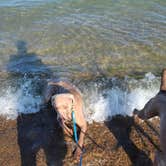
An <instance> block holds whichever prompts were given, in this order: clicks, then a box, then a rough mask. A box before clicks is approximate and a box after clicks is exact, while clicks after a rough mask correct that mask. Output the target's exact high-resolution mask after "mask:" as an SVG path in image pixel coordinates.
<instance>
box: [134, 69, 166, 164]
mask: <svg viewBox="0 0 166 166" xmlns="http://www.w3.org/2000/svg"><path fill="white" fill-rule="evenodd" d="M133 114H134V116H138V117H139V118H141V119H143V120H145V119H149V118H152V117H154V116H159V117H160V147H161V152H158V151H157V152H156V155H155V161H154V165H156V166H166V69H164V70H163V72H162V76H161V86H160V92H159V93H158V94H157V95H156V96H155V97H154V98H152V99H150V100H149V101H148V102H147V104H146V105H145V106H144V108H143V109H142V110H140V111H138V110H137V109H135V110H134V112H133Z"/></svg>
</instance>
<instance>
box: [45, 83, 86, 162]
mask: <svg viewBox="0 0 166 166" xmlns="http://www.w3.org/2000/svg"><path fill="white" fill-rule="evenodd" d="M45 103H47V104H48V105H51V106H52V108H53V109H54V110H55V111H56V112H57V119H58V121H59V123H60V126H61V127H62V128H63V130H64V132H65V133H66V134H68V135H69V136H71V135H73V129H72V122H73V119H72V111H74V114H75V120H76V124H77V126H78V128H79V129H80V133H79V139H78V146H77V148H76V150H75V152H74V157H75V158H76V159H79V157H80V155H81V153H82V148H83V144H84V137H85V133H86V131H87V123H86V120H85V117H84V113H83V109H84V105H83V99H82V96H81V92H80V91H79V90H78V89H77V88H76V87H75V86H74V85H72V84H71V83H69V82H66V81H52V82H48V86H47V90H46V92H45Z"/></svg>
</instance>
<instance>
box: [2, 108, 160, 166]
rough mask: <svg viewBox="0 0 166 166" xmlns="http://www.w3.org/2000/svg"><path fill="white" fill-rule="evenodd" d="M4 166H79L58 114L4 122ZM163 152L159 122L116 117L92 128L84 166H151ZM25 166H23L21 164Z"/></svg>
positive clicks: (87, 141)
mask: <svg viewBox="0 0 166 166" xmlns="http://www.w3.org/2000/svg"><path fill="white" fill-rule="evenodd" d="M0 144H1V146H0V165H1V166H20V165H22V166H33V165H37V166H47V165H48V166H60V165H64V166H75V165H78V164H77V162H76V161H74V160H73V157H72V150H74V148H75V144H74V142H73V141H72V139H71V138H69V137H67V136H65V135H63V132H62V130H61V128H60V127H59V126H58V123H57V121H56V114H55V112H51V111H40V112H38V113H36V114H28V115H20V116H19V117H18V119H17V120H6V119H5V118H2V117H1V118H0ZM157 148H159V119H158V118H154V119H152V120H151V121H147V122H142V121H139V120H138V119H133V118H131V117H123V116H120V115H119V116H116V117H114V118H113V119H112V120H110V121H108V122H105V123H93V124H89V125H88V132H87V135H86V138H85V149H86V152H85V153H84V155H83V166H115V165H116V166H124V165H125V166H131V165H132V166H143V165H144V166H150V165H152V162H153V160H154V152H155V150H156V149H157ZM21 163H22V164H21Z"/></svg>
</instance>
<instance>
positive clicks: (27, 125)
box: [6, 40, 67, 166]
mask: <svg viewBox="0 0 166 166" xmlns="http://www.w3.org/2000/svg"><path fill="white" fill-rule="evenodd" d="M16 47H17V54H14V55H11V56H10V59H9V62H8V64H7V66H6V68H7V71H8V72H9V79H12V80H13V78H14V80H15V81H14V83H13V84H12V85H13V86H16V87H17V86H18V87H17V88H19V86H20V84H19V83H18V82H19V81H17V79H18V77H17V76H19V78H20V77H21V78H22V77H24V76H25V74H26V78H27V79H26V80H28V79H29V78H30V79H35V76H36V74H37V75H38V76H39V78H41V77H43V74H44V77H45V76H49V77H51V75H52V72H51V70H50V69H49V67H48V66H46V65H45V64H43V63H42V61H41V59H40V58H39V57H38V55H37V54H35V53H28V50H27V43H26V42H25V41H22V40H20V41H18V42H17V43H16ZM23 80H24V79H23ZM26 80H24V81H23V82H22V84H24V83H25V82H26ZM43 80H44V79H43ZM40 82H42V79H41V80H40ZM44 83H46V82H44ZM44 83H43V82H42V83H40V84H44ZM37 85H38V86H39V87H33V89H34V90H35V89H38V91H42V88H43V86H41V85H39V84H37ZM32 86H33V85H32ZM34 86H35V85H34ZM40 86H41V87H40ZM27 88H29V87H27ZM39 89H40V90H39ZM25 90H26V89H25ZM27 90H28V89H27ZM40 95H41V94H40ZM24 102H25V101H24ZM28 102H29V103H30V101H28ZM16 105H19V103H16ZM25 109H26V108H25ZM20 111H21V112H24V110H20ZM25 112H26V110H25ZM17 132H18V138H17V139H18V145H19V147H20V155H21V165H22V166H35V165H37V159H36V157H37V154H38V152H39V150H40V149H43V151H44V153H45V161H46V164H45V163H43V164H42V165H48V166H52V165H53V166H61V165H62V161H63V159H64V157H65V154H66V151H67V150H66V145H65V143H64V135H63V132H62V129H61V128H60V127H59V124H58V122H57V117H56V113H55V111H53V110H41V111H39V112H37V113H33V114H23V113H22V114H20V115H19V116H18V118H17ZM43 162H44V161H43Z"/></svg>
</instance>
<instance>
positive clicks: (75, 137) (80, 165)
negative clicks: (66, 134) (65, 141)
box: [72, 111, 82, 166]
mask: <svg viewBox="0 0 166 166" xmlns="http://www.w3.org/2000/svg"><path fill="white" fill-rule="evenodd" d="M72 120H73V130H74V139H75V142H76V143H77V145H78V136H77V126H76V119H75V113H74V111H72ZM81 150H82V149H81ZM79 166H82V152H81V156H80V164H79Z"/></svg>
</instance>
